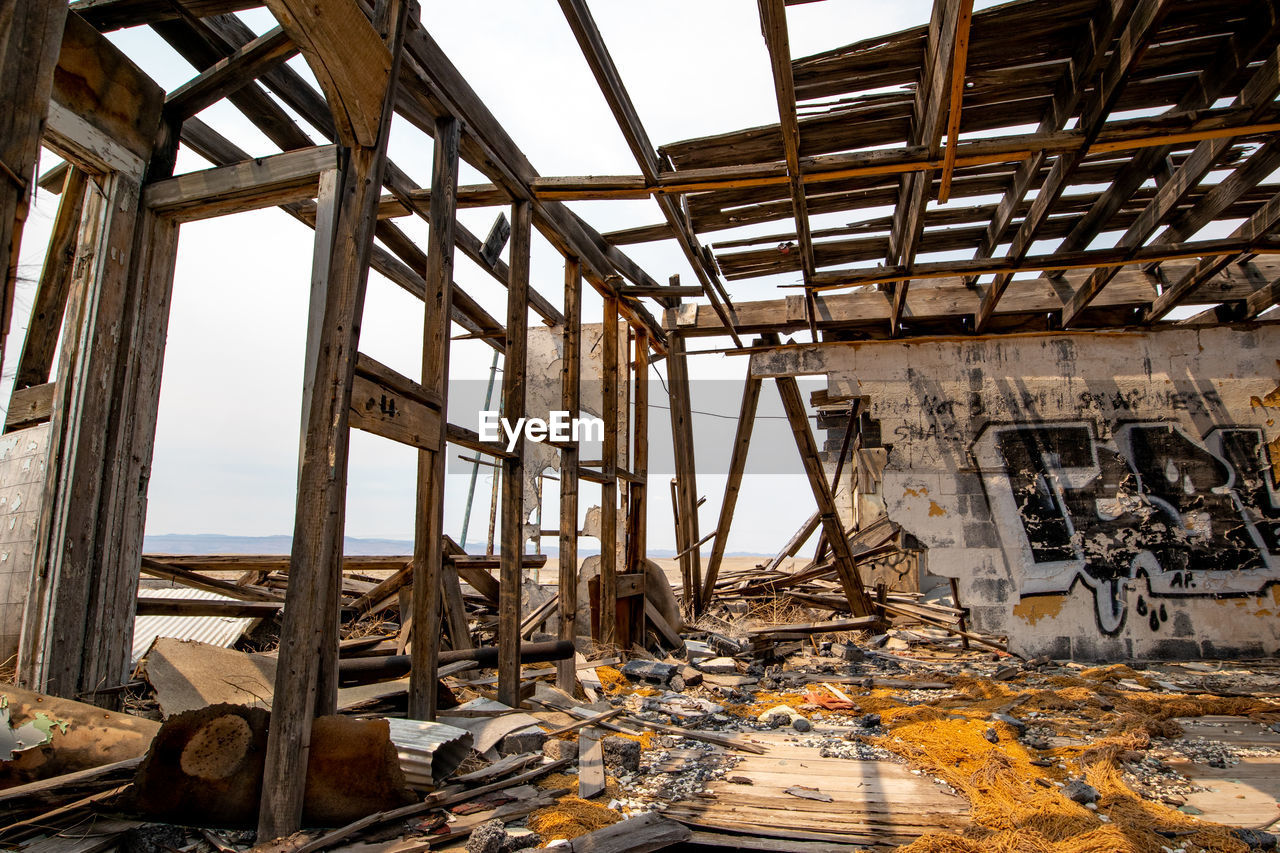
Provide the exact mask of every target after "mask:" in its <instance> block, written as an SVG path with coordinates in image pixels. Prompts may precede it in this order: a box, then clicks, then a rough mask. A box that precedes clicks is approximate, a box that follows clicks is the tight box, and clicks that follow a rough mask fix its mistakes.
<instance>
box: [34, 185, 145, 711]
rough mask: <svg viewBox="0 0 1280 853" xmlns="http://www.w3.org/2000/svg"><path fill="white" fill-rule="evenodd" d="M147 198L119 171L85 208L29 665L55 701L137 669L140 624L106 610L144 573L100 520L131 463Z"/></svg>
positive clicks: (55, 413)
mask: <svg viewBox="0 0 1280 853" xmlns="http://www.w3.org/2000/svg"><path fill="white" fill-rule="evenodd" d="M139 166H141V164H139ZM138 196H139V183H138V175H126V174H124V173H114V174H111V175H109V176H107V177H106V178H105V179H104V180H103V182H102V192H101V194H99V193H97V192H95V193H94V194H93V197H92V198H91V199H90V200H89V201H88V202H86V204H87V206H88V210H87V212H86V215H85V218H84V225H83V227H82V229H81V235H80V240H81V242H82V244H83V245H85V246H86V247H90V246H91V247H92V250H91V254H88V255H86V257H85V258H84V263H82V264H81V265H80V266H79V269H78V270H77V273H76V277H75V282H74V284H73V288H72V295H71V302H70V304H71V308H70V310H69V312H68V314H69V316H68V317H67V321H66V328H67V329H68V330H69V334H68V339H67V341H66V343H65V344H64V346H63V348H62V353H61V357H60V362H59V366H58V376H59V383H58V386H57V393H56V394H55V396H54V401H53V409H52V422H53V423H52V428H51V430H52V431H51V435H50V443H49V460H50V462H49V475H48V480H47V482H46V486H45V492H44V496H43V503H42V511H41V519H40V523H39V529H38V531H37V539H36V558H35V563H34V572H33V576H32V584H31V589H30V592H29V596H30V598H29V604H28V607H27V613H26V617H25V619H24V627H23V640H22V643H21V651H20V658H19V662H18V668H19V672H20V673H21V678H22V680H23V681H24V683H26V684H27V685H28V686H30V687H32V688H33V689H35V690H39V691H41V692H46V693H53V694H55V695H62V696H79V695H81V694H83V693H85V692H87V691H93V690H96V689H99V688H102V687H108V686H113V685H116V684H119V683H120V681H121V680H122V679H123V676H124V671H125V668H126V667H127V666H128V660H127V658H125V659H121V648H122V647H123V653H124V654H126V655H127V652H128V642H127V641H125V642H122V641H121V639H120V637H119V633H120V632H123V633H124V634H126V635H127V634H128V632H129V628H130V622H129V620H128V619H124V620H122V621H120V622H115V621H112V620H111V618H110V617H108V615H107V613H108V612H111V613H115V614H116V616H117V617H118V616H119V614H118V612H117V608H116V606H115V605H114V603H113V602H115V601H116V600H119V599H121V598H123V590H122V589H121V584H123V585H124V586H125V587H126V588H128V589H129V591H131V592H135V594H136V584H137V566H136V564H135V565H134V566H131V567H130V568H129V569H128V570H127V571H126V570H123V569H122V567H121V565H120V564H119V562H118V555H115V554H113V553H111V552H110V551H106V552H104V551H102V549H101V547H100V543H103V542H104V541H105V542H109V541H110V537H111V530H110V527H109V526H108V524H109V522H108V520H107V519H106V518H102V517H100V516H101V513H102V512H103V510H104V506H109V505H107V504H104V502H103V501H104V494H105V492H106V491H107V490H108V488H110V487H111V486H113V485H114V484H113V483H112V482H111V481H112V480H113V479H114V477H113V466H114V465H117V464H121V463H122V460H120V459H118V458H116V457H115V455H114V454H115V451H116V449H117V447H116V438H117V437H118V436H119V433H115V432H113V430H112V426H113V425H112V422H111V421H112V413H113V412H115V411H116V410H117V406H124V405H127V404H126V403H125V402H124V401H123V400H117V398H116V395H115V392H116V387H117V383H118V382H120V381H121V377H120V375H119V372H120V371H121V370H122V368H121V363H122V358H121V356H122V355H123V354H126V353H128V345H129V338H130V334H129V332H130V330H131V328H132V327H133V323H132V321H131V317H130V307H131V306H130V304H129V303H130V291H131V281H130V269H129V263H130V259H131V257H132V250H133V246H134V242H135V229H137V227H138V225H139V219H138ZM165 303H166V305H167V297H166V300H165ZM135 304H136V303H135ZM130 415H131V413H130ZM153 426H154V424H153ZM147 462H148V463H149V462H150V456H149V455H148V457H147ZM100 523H101V524H102V525H103V528H102V529H101V530H100V529H99V525H100ZM103 558H105V559H103ZM130 579H131V584H132V585H131V584H130ZM131 604H132V602H130V605H131ZM111 632H116V633H115V634H114V635H113V634H112V633H111Z"/></svg>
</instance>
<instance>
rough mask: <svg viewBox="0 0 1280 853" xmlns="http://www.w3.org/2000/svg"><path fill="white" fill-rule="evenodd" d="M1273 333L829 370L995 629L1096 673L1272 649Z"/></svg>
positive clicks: (902, 355) (856, 349)
mask: <svg viewBox="0 0 1280 853" xmlns="http://www.w3.org/2000/svg"><path fill="white" fill-rule="evenodd" d="M1278 356H1280V326H1277V325H1270V324H1263V325H1253V326H1241V327H1218V328H1212V329H1190V328H1174V329H1167V330H1159V331H1155V330H1153V331H1150V332H1106V333H1095V332H1078V333H1056V334H1034V335H1016V336H1001V337H987V338H974V339H955V338H947V339H934V340H921V341H912V342H898V341H877V342H860V343H850V344H830V345H823V346H814V347H805V348H800V349H798V350H789V351H782V352H779V353H763V354H757V355H756V356H753V360H752V369H753V371H754V372H756V373H757V374H759V375H764V376H768V375H779V374H788V375H797V374H812V373H815V372H818V373H825V374H826V375H827V377H828V381H829V385H830V393H831V394H832V395H833V396H834V395H836V394H837V393H843V394H857V395H859V396H862V397H863V398H864V399H865V400H866V401H867V403H868V404H869V406H870V411H871V417H873V418H875V419H876V420H878V421H879V424H880V429H881V434H882V441H883V443H884V445H885V447H886V448H888V450H889V454H888V457H889V458H888V464H887V466H886V467H885V471H884V481H883V484H882V487H881V488H882V492H883V498H884V501H885V506H886V509H887V511H888V514H889V516H890V517H891V518H892V519H893V520H894V521H895V522H897V523H898V524H900V525H901V526H902V527H904V528H905V529H906V530H908V531H910V532H911V533H913V534H914V535H915V536H916V537H917V538H918V539H919V540H920V541H921V542H922V543H923V544H924V545H925V546H926V547H927V548H928V565H929V570H930V571H931V572H932V573H934V574H937V575H942V576H947V577H955V578H957V579H958V580H959V583H960V594H961V598H962V601H963V603H964V604H965V605H966V606H968V607H970V608H972V611H973V617H974V618H973V621H974V624H975V625H976V626H977V627H978V628H979V629H981V630H984V631H990V632H993V633H999V634H1007V635H1008V636H1009V638H1010V642H1011V644H1012V645H1013V647H1014V648H1016V649H1017V650H1019V651H1021V652H1023V653H1026V654H1046V653H1047V654H1052V655H1056V656H1062V657H1074V658H1077V659H1082V660H1121V659H1134V658H1189V657H1202V656H1203V657H1221V656H1252V655H1271V654H1275V653H1277V652H1280V618H1277V612H1278V611H1280V426H1278V425H1277V423H1276V419H1277V417H1278V416H1280V361H1277V357H1278Z"/></svg>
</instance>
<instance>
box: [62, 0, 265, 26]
mask: <svg viewBox="0 0 1280 853" xmlns="http://www.w3.org/2000/svg"><path fill="white" fill-rule="evenodd" d="M261 5H262V0H181V2H178V3H175V2H173V0H75V2H74V3H72V4H71V11H73V12H78V13H80V17H82V18H84V19H85V20H86V21H88V22H89V23H90V24H92V25H93V27H94V29H96V30H98V32H102V33H107V32H111V31H112V30H119V29H124V28H125V27H138V26H142V25H144V24H157V23H160V22H162V21H174V20H178V19H180V18H183V17H186V16H191V17H196V18H204V17H207V16H209V15H226V14H231V13H232V12H241V11H243V10H245V9H256V8H257V7H259V6H261Z"/></svg>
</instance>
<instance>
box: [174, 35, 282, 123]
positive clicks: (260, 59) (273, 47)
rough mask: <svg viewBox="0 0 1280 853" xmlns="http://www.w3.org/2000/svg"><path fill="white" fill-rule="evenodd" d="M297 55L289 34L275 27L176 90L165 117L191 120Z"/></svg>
mask: <svg viewBox="0 0 1280 853" xmlns="http://www.w3.org/2000/svg"><path fill="white" fill-rule="evenodd" d="M297 52H298V48H297V46H296V45H295V44H294V43H293V39H291V38H290V37H289V34H288V33H286V32H285V31H284V29H283V28H281V27H276V28H275V29H274V30H272V31H271V32H269V33H266V34H264V35H261V36H258V37H257V38H255V39H254V40H253V41H251V42H248V43H247V44H245V45H244V46H243V47H241V48H239V49H238V50H236V52H235V53H233V54H231V55H230V56H228V57H226V58H225V59H220V60H218V61H217V62H216V63H214V64H213V65H211V66H210V67H208V68H206V69H205V70H204V71H202V72H200V74H199V75H198V76H196V77H195V78H194V79H192V80H190V81H189V82H187V83H184V84H183V85H182V86H180V87H178V88H177V89H175V90H173V92H171V93H170V94H169V97H168V98H166V99H165V105H164V106H165V113H166V115H167V116H168V117H169V118H170V120H173V121H182V120H184V119H188V118H191V116H193V115H195V114H196V113H198V112H200V111H201V110H203V109H205V108H206V107H208V106H211V105H213V104H215V103H217V102H218V101H220V100H222V99H223V98H225V97H226V96H227V95H228V94H230V93H231V92H234V91H236V90H237V89H239V88H240V87H242V86H244V85H245V84H247V83H248V82H249V81H250V80H254V79H256V78H258V77H260V76H261V75H263V74H265V73H266V72H267V71H268V70H270V69H271V68H274V67H275V66H276V65H279V64H280V63H282V62H284V61H285V60H287V59H288V58H289V57H291V56H293V55H294V54H296V53H297Z"/></svg>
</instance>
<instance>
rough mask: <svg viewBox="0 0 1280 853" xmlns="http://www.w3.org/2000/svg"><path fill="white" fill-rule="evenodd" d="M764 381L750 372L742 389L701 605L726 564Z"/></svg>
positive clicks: (708, 601) (708, 596) (708, 600)
mask: <svg viewBox="0 0 1280 853" xmlns="http://www.w3.org/2000/svg"><path fill="white" fill-rule="evenodd" d="M762 384H763V380H761V379H760V377H758V376H753V375H751V374H750V371H748V375H747V381H746V384H745V385H744V386H743V387H742V406H741V408H740V409H739V411H738V431H737V434H736V435H735V436H734V439H733V455H732V456H731V457H730V458H729V476H728V479H727V480H726V481H725V485H724V500H722V501H721V502H720V520H719V521H718V522H717V523H716V538H715V541H714V542H713V543H712V545H711V557H710V559H708V560H707V578H706V581H705V582H704V583H703V587H702V603H703V605H704V606H705V605H706V604H708V603H710V601H711V593H712V590H714V589H715V586H716V578H717V577H718V576H719V574H720V563H721V561H723V560H724V549H725V545H726V544H727V543H728V541H729V526H730V525H731V524H732V523H733V511H734V509H735V508H737V506H738V490H739V489H740V488H741V487H742V474H743V472H744V471H746V469H747V451H748V449H749V448H750V447H751V431H752V428H753V427H754V426H755V423H756V410H757V409H758V408H759V406H760V386H761V385H762Z"/></svg>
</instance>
